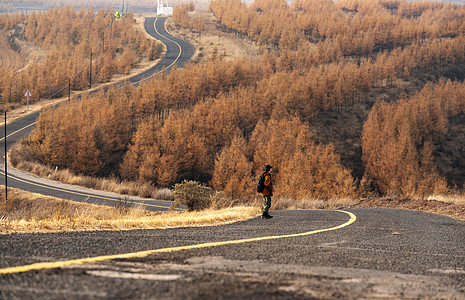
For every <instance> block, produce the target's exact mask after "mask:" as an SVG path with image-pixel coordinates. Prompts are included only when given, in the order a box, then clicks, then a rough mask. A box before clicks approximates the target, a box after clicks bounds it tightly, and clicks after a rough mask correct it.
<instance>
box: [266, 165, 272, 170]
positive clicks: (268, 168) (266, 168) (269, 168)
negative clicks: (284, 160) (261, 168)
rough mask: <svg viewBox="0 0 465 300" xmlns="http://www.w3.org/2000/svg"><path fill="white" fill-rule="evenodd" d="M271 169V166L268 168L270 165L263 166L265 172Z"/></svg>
mask: <svg viewBox="0 0 465 300" xmlns="http://www.w3.org/2000/svg"><path fill="white" fill-rule="evenodd" d="M271 168H273V166H270V165H266V166H265V170H266V171H269V170H271Z"/></svg>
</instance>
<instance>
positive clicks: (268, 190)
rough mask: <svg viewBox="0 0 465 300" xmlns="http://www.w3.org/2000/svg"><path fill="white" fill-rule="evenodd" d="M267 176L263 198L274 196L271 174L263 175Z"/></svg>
mask: <svg viewBox="0 0 465 300" xmlns="http://www.w3.org/2000/svg"><path fill="white" fill-rule="evenodd" d="M263 176H265V188H264V189H263V192H262V194H261V195H262V196H273V181H272V180H271V174H270V172H265V173H263Z"/></svg>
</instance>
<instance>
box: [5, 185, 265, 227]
mask: <svg viewBox="0 0 465 300" xmlns="http://www.w3.org/2000/svg"><path fill="white" fill-rule="evenodd" d="M4 197H5V196H4V194H3V192H2V193H0V198H1V199H2V200H1V202H0V234H8V233H31V232H58V231H89V230H131V229H157V228H168V227H183V226H211V225H221V224H226V223H232V222H236V221H240V220H245V219H248V218H251V217H255V216H257V215H258V214H259V209H258V208H254V207H245V206H241V207H233V208H228V209H223V210H205V211H201V212H174V211H168V212H149V211H146V210H144V209H143V208H142V207H127V206H124V205H120V206H118V207H106V206H99V205H94V204H85V203H78V202H73V201H68V200H63V199H58V198H53V197H48V196H43V195H39V194H33V193H28V192H24V191H20V190H17V189H10V190H9V193H8V200H9V202H8V203H7V204H5V201H4Z"/></svg>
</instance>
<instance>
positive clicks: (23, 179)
mask: <svg viewBox="0 0 465 300" xmlns="http://www.w3.org/2000/svg"><path fill="white" fill-rule="evenodd" d="M165 22H166V18H164V17H149V18H146V19H145V23H144V27H145V29H146V30H147V32H148V33H149V34H150V35H151V36H152V37H154V38H155V39H158V40H160V41H161V42H163V43H164V44H165V45H166V48H167V51H166V54H165V57H164V58H162V59H161V61H160V62H159V63H158V64H157V65H155V66H154V67H152V68H150V69H149V70H146V71H145V72H143V73H141V74H138V75H135V76H133V77H131V78H130V79H129V81H130V82H131V83H132V84H134V85H137V84H139V83H141V82H143V81H144V80H147V79H149V78H152V77H154V76H155V75H157V74H159V73H161V72H162V70H166V71H167V72H168V71H169V70H170V69H171V68H172V67H173V66H174V65H176V66H178V67H182V66H183V65H184V64H185V63H186V62H187V61H189V59H190V58H191V57H192V55H193V54H194V51H195V49H194V47H193V46H192V45H191V44H190V43H188V42H186V41H183V40H180V39H178V38H175V37H173V36H171V35H170V34H169V33H168V32H167V30H166V27H165ZM39 113H40V112H35V113H31V114H28V115H27V116H25V117H23V118H21V119H18V120H16V121H14V122H12V123H11V124H8V125H7V148H8V149H10V147H11V146H12V145H14V144H15V143H16V142H17V141H19V140H20V139H21V138H23V137H24V136H27V135H29V134H30V133H31V131H32V130H33V129H34V128H35V120H36V119H37V117H38V116H39ZM0 131H1V133H0V134H2V133H3V132H4V127H3V126H2V127H0ZM0 140H1V141H4V138H1V139H0ZM0 148H1V149H0V155H1V156H0V157H4V147H3V145H2V147H0ZM1 166H2V167H1V170H2V171H1V172H0V184H1V185H5V178H4V174H5V173H4V165H1ZM8 171H9V172H8V173H9V175H10V176H9V177H8V179H9V180H8V186H9V187H14V188H18V189H22V190H25V191H30V192H34V193H40V194H43V195H48V196H54V197H59V198H63V199H68V200H74V201H80V202H84V201H85V202H90V203H96V204H105V205H113V204H114V203H116V202H119V201H121V198H122V196H121V195H117V194H110V193H104V192H98V191H95V190H89V189H84V188H78V187H75V186H71V185H63V184H57V183H56V182H55V181H47V180H43V179H40V178H38V177H35V176H30V175H28V174H26V173H24V172H20V171H18V170H12V169H11V168H9V169H8ZM10 172H11V174H10ZM128 201H130V202H134V203H137V204H141V203H142V204H144V205H145V207H146V208H147V209H149V210H154V211H158V210H166V209H167V208H168V207H169V205H170V202H167V201H156V200H150V199H141V198H136V197H129V198H128Z"/></svg>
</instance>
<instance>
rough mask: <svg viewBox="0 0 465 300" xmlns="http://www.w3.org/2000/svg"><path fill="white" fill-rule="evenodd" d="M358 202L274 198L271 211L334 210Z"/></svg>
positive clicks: (344, 199)
mask: <svg viewBox="0 0 465 300" xmlns="http://www.w3.org/2000/svg"><path fill="white" fill-rule="evenodd" d="M356 202H357V200H354V199H349V198H342V199H330V200H321V199H304V200H295V199H291V198H286V197H274V198H273V199H272V200H271V209H278V210H285V209H287V210H292V209H334V208H340V207H345V206H349V205H351V204H354V203H356Z"/></svg>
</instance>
